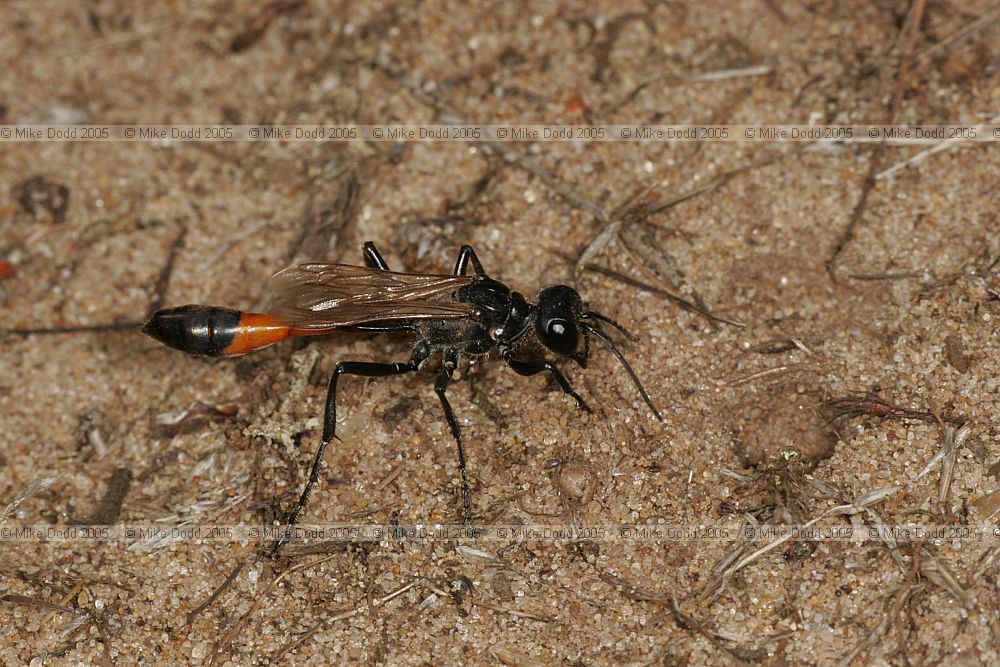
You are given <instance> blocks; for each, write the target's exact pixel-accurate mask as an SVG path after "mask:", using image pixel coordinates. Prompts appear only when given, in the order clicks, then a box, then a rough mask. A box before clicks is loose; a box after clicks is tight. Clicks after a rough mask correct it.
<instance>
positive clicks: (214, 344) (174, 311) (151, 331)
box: [142, 305, 242, 357]
mask: <svg viewBox="0 0 1000 667" xmlns="http://www.w3.org/2000/svg"><path fill="white" fill-rule="evenodd" d="M241 317H242V313H240V312H239V311H238V310H231V309H229V308H219V307H216V306H197V305H188V306H180V307H178V308H164V309H163V310H158V311H156V313H154V314H153V316H152V317H151V318H150V319H149V321H148V322H146V324H145V325H144V326H143V327H142V333H144V334H146V335H147V336H149V337H151V338H155V339H156V340H158V341H159V342H161V343H163V344H164V345H166V346H167V347H172V348H174V349H175V350H180V351H181V352H187V353H188V354H199V355H206V356H210V357H221V356H223V355H224V354H225V352H224V350H225V349H226V347H228V346H229V344H230V343H232V342H233V338H235V336H236V333H237V331H238V329H239V324H240V318H241Z"/></svg>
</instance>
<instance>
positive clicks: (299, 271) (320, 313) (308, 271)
mask: <svg viewBox="0 0 1000 667" xmlns="http://www.w3.org/2000/svg"><path fill="white" fill-rule="evenodd" d="M475 279H476V278H475V276H449V275H436V274H427V273H397V272H395V271H381V270H379V269H370V268H367V267H362V266H351V265H348V264H324V263H318V262H317V263H309V264H300V265H298V266H293V267H290V268H287V269H285V270H283V271H279V272H278V273H276V274H274V276H272V278H271V281H270V283H269V286H270V288H271V289H272V290H273V291H274V293H275V295H276V297H277V299H276V301H275V305H274V308H272V310H271V314H272V315H273V316H274V317H276V318H278V319H280V320H281V321H282V322H284V323H286V324H289V325H291V326H293V327H295V328H298V329H336V328H344V327H351V326H357V325H361V324H366V323H370V322H380V321H392V320H411V319H461V318H465V317H469V316H470V315H472V311H473V308H472V306H470V305H469V304H466V303H457V302H455V301H452V300H449V299H448V298H447V297H450V296H451V294H452V293H453V292H454V291H455V290H457V289H459V288H460V287H462V286H464V285H468V284H469V283H471V282H473V281H474V280H475Z"/></svg>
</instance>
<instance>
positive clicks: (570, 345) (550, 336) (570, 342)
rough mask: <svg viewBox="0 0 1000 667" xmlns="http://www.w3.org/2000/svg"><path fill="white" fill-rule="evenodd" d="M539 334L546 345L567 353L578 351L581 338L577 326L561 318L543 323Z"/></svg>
mask: <svg viewBox="0 0 1000 667" xmlns="http://www.w3.org/2000/svg"><path fill="white" fill-rule="evenodd" d="M539 334H540V337H541V339H542V343H543V344H544V345H545V347H547V348H549V349H550V350H553V351H554V352H558V353H559V354H567V355H568V354H573V353H574V352H576V347H577V342H578V341H579V338H580V336H579V334H578V333H577V331H576V326H575V325H574V324H573V323H572V322H570V321H569V320H564V319H561V318H552V319H549V320H547V321H546V322H544V323H542V326H541V327H540V331H539Z"/></svg>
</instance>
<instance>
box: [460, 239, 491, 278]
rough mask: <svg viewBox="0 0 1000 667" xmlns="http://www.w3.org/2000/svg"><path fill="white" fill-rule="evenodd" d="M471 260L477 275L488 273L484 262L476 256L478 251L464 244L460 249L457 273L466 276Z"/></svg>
mask: <svg viewBox="0 0 1000 667" xmlns="http://www.w3.org/2000/svg"><path fill="white" fill-rule="evenodd" d="M469 262H472V268H473V269H474V270H475V272H476V275H477V276H485V275H486V271H485V270H484V269H483V265H482V262H480V261H479V258H478V257H476V251H475V250H473V249H472V246H469V245H464V246H462V249H461V250H459V251H458V261H457V262H455V275H456V276H464V275H465V274H466V273H468V271H469Z"/></svg>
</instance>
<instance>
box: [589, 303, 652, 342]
mask: <svg viewBox="0 0 1000 667" xmlns="http://www.w3.org/2000/svg"><path fill="white" fill-rule="evenodd" d="M583 319H593V320H600V321H601V322H606V323H608V324H610V325H611V326H613V327H614V328H615V329H618V331H621V332H622V333H623V334H625V337H626V338H628V339H629V340H630V341H632V342H633V343H635V342H638V340H639V338H638V337H637V336H635V335H633V334H632V332H631V331H629V330H628V329H626V328H625V327H623V326H622V325H620V324H618V322H616V321H615V320H613V319H611V318H610V317H607V316H606V315H601V314H600V313H595V312H594V311H592V310H588V311H587V312H585V313H584V314H583Z"/></svg>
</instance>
